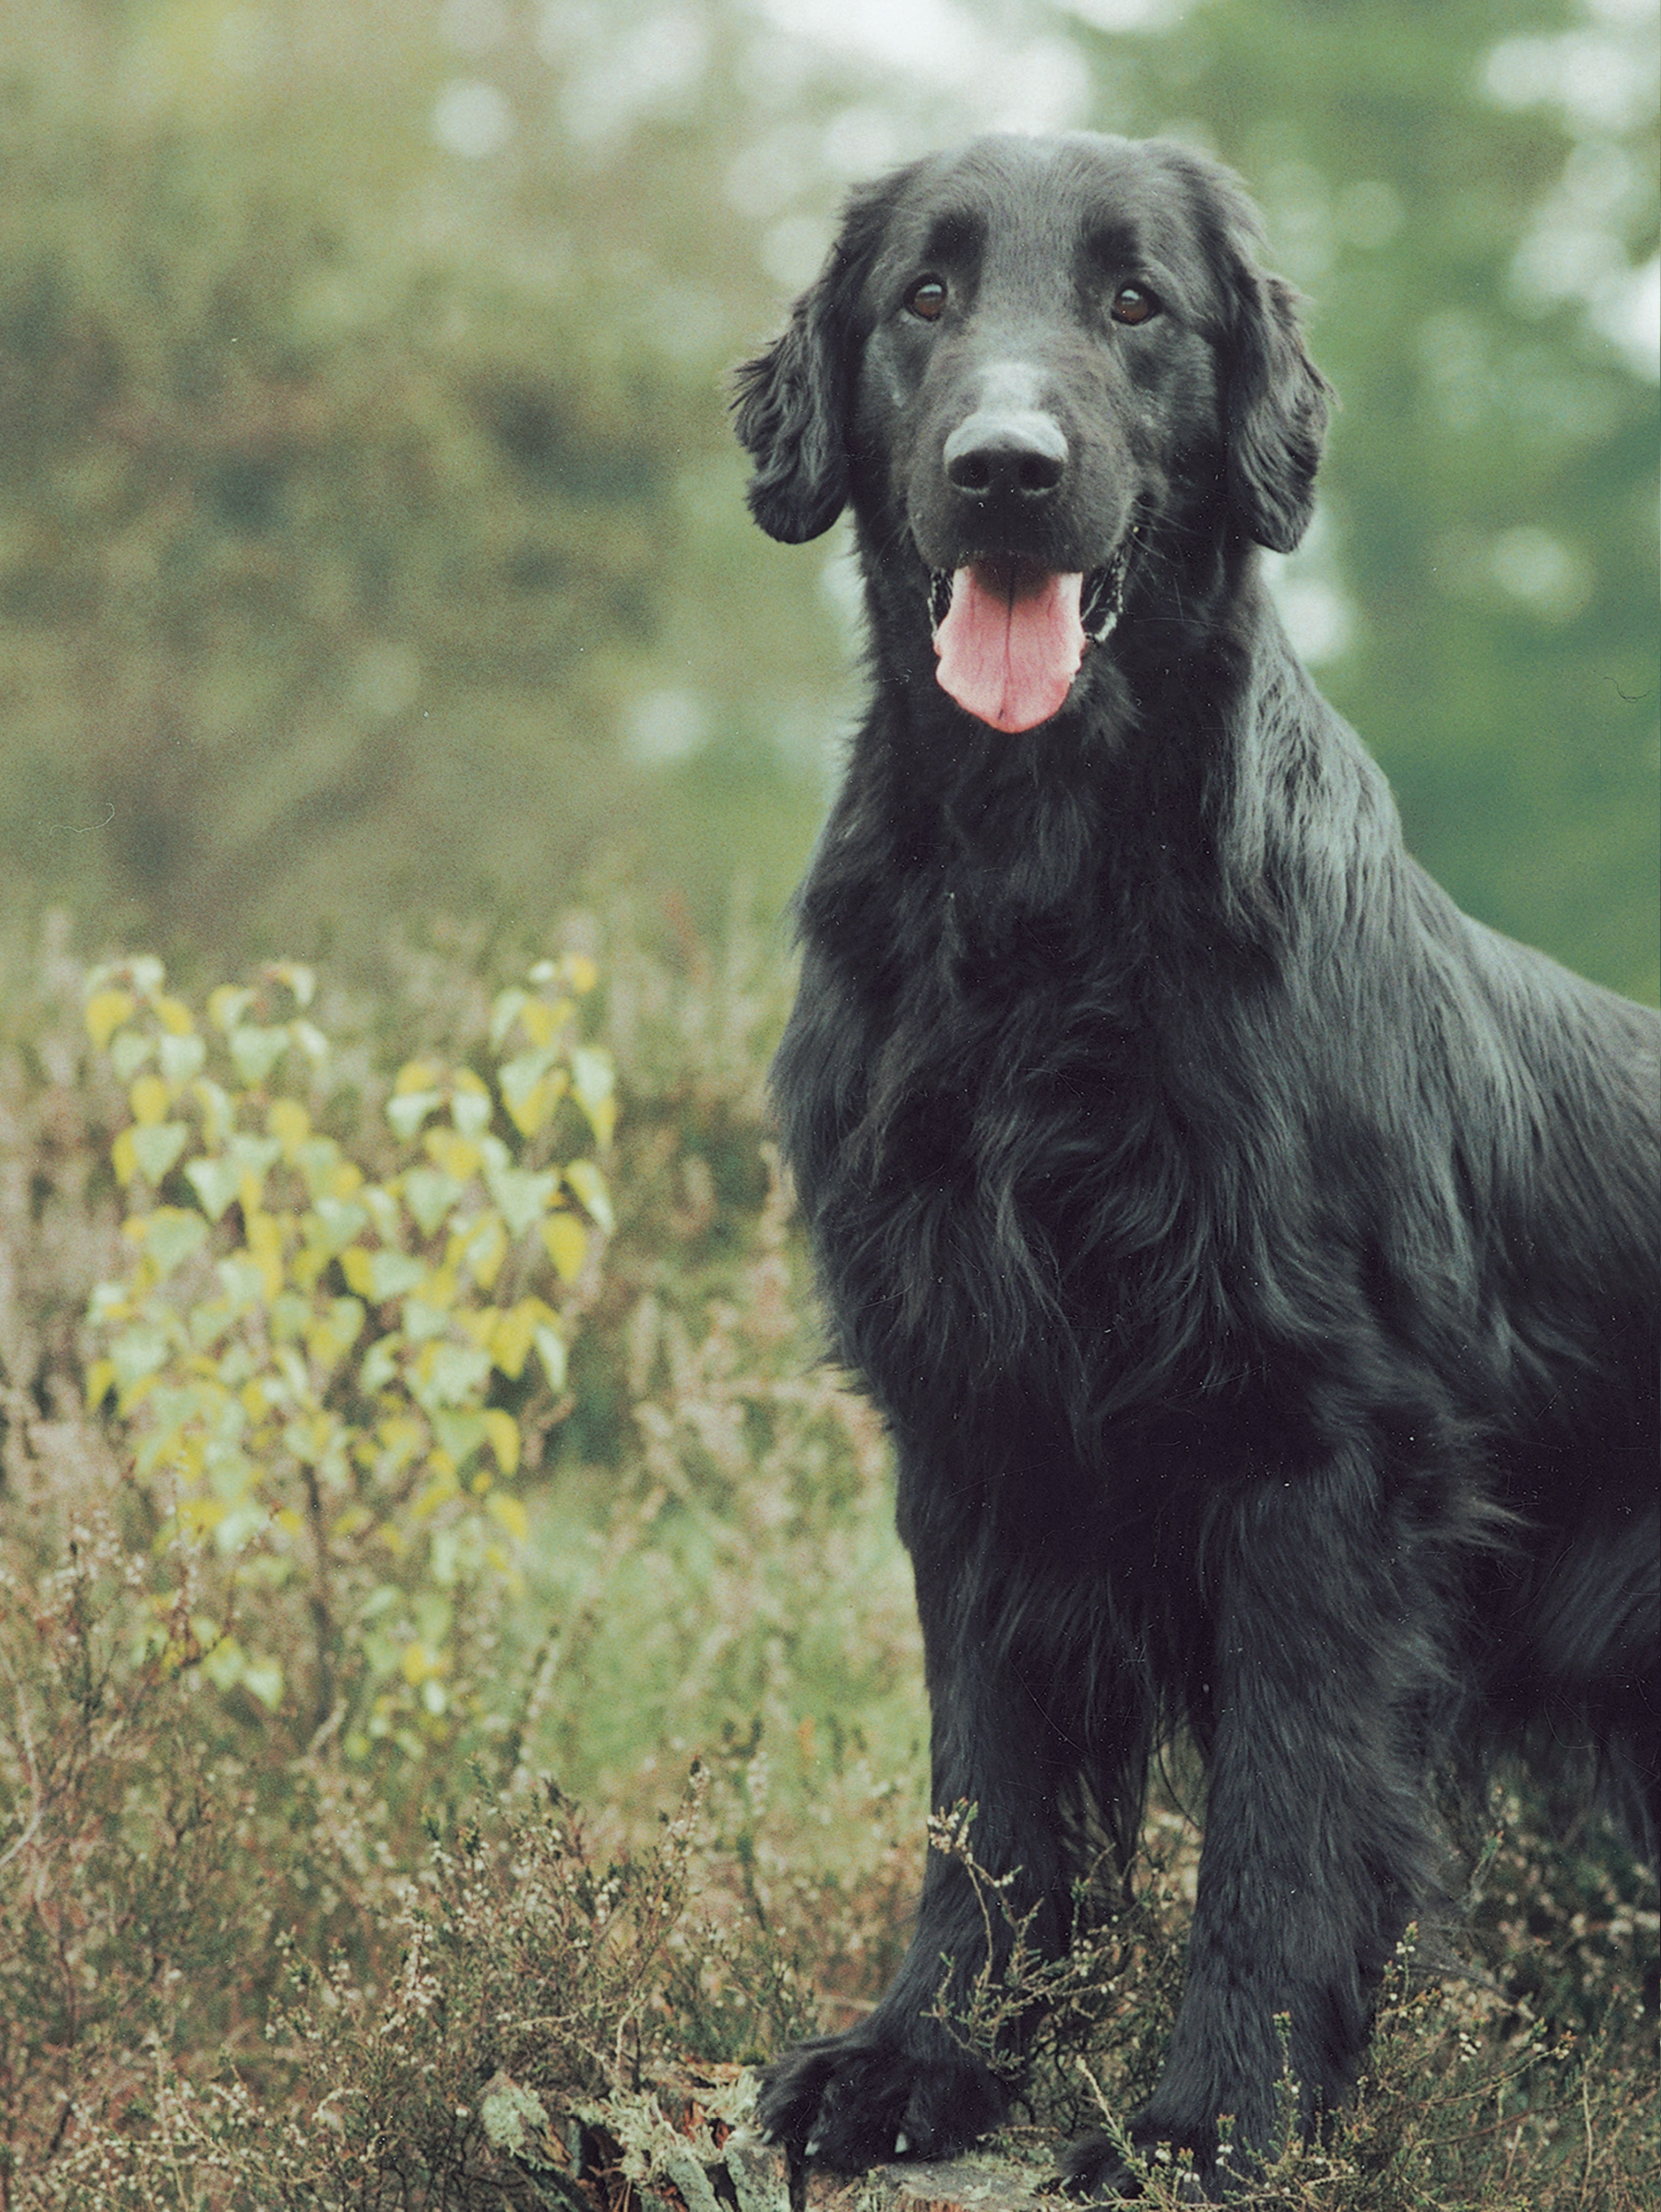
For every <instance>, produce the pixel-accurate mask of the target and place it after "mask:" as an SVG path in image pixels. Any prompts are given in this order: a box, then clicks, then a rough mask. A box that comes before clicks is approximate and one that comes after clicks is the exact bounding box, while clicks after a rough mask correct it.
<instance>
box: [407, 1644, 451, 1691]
mask: <svg viewBox="0 0 1661 2212" xmlns="http://www.w3.org/2000/svg"><path fill="white" fill-rule="evenodd" d="M399 1664H400V1666H401V1667H402V1668H403V1670H404V1679H405V1681H406V1682H407V1683H409V1685H410V1686H411V1689H414V1688H416V1687H417V1686H418V1685H419V1684H420V1683H423V1682H424V1681H426V1680H428V1678H429V1676H430V1675H433V1674H442V1673H443V1672H444V1662H443V1660H442V1659H441V1657H440V1656H439V1655H438V1654H437V1653H436V1652H435V1651H433V1650H431V1649H429V1646H428V1645H427V1644H423V1643H422V1642H420V1641H419V1639H417V1642H415V1643H414V1644H405V1647H404V1656H403V1658H402V1660H401V1661H400V1662H399Z"/></svg>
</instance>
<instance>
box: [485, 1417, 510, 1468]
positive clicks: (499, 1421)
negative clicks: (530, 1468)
mask: <svg viewBox="0 0 1661 2212" xmlns="http://www.w3.org/2000/svg"><path fill="white" fill-rule="evenodd" d="M484 1433H485V1435H486V1436H487V1437H489V1438H490V1449H491V1450H492V1451H493V1452H494V1453H495V1454H496V1465H497V1466H498V1467H499V1468H501V1469H502V1473H503V1474H517V1473H518V1472H519V1423H518V1422H517V1421H516V1420H515V1419H514V1417H513V1415H512V1414H511V1413H503V1411H502V1408H501V1407H500V1406H487V1407H485V1409H484Z"/></svg>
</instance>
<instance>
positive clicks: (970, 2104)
mask: <svg viewBox="0 0 1661 2212" xmlns="http://www.w3.org/2000/svg"><path fill="white" fill-rule="evenodd" d="M915 1548H916V1547H915V1545H914V1550H915ZM917 1587H918V1596H919V1604H920V1607H921V1610H922V1626H923V1643H924V1651H925V1656H926V1659H927V1663H928V1686H929V1695H930V1704H931V1715H932V1741H933V1793H934V1805H935V1807H936V1808H937V1809H938V1810H940V1812H942V1813H946V1814H950V1813H951V1812H952V1810H953V1808H957V1807H958V1806H962V1805H971V1806H972V1807H973V1808H974V1814H973V1818H972V1819H971V1820H970V1821H969V1823H968V1826H967V1835H966V1843H967V1852H968V1856H969V1857H971V1858H972V1860H973V1862H974V1866H973V1869H971V1868H970V1865H969V1864H968V1863H967V1862H966V1859H965V1857H964V1855H963V1854H962V1853H960V1852H958V1851H954V1850H937V1849H935V1848H934V1847H932V1846H931V1848H930V1850H929V1852H928V1863H927V1866H926V1869H925V1872H924V1876H923V1888H922V1900H921V1903H920V1905H919V1908H918V1913H917V1922H916V1930H915V1933H914V1934H913V1936H912V1940H911V1944H910V1949H909V1951H908V1952H907V1954H906V1956H905V1959H904V1961H903V1962H902V1964H901V1966H900V1970H899V1972H898V1973H897V1976H896V1978H895V1979H894V1981H893V1983H892V1984H891V1987H890V1989H889V1990H888V1991H887V1994H886V1995H885V1996H884V1998H883V1999H882V2002H880V2004H879V2005H878V2007H877V2008H876V2009H875V2011H874V2012H873V2014H872V2015H871V2016H870V2018H869V2019H868V2020H867V2021H863V2022H861V2025H860V2026H859V2027H855V2028H853V2029H851V2030H850V2031H849V2032H848V2033H846V2034H843V2035H835V2036H824V2037H821V2038H818V2039H815V2040H814V2041H812V2042H809V2043H805V2044H801V2045H798V2046H797V2047H796V2048H795V2049H794V2051H788V2052H786V2054H785V2055H784V2056H783V2057H782V2058H780V2059H779V2060H777V2061H776V2063H774V2064H773V2065H772V2066H771V2067H770V2069H768V2071H767V2074H766V2075H765V2077H764V2084H763V2089H762V2096H761V2118H762V2123H763V2125H764V2128H765V2129H766V2130H767V2131H768V2133H769V2134H770V2135H772V2136H775V2137H776V2139H777V2140H778V2141H780V2142H782V2143H784V2144H785V2145H786V2146H787V2148H788V2149H789V2150H790V2151H791V2153H792V2154H793V2155H794V2156H795V2157H798V2158H803V2157H805V2158H806V2159H809V2160H814V2161H817V2162H818V2163H821V2164H824V2165H826V2166H832V2167H835V2168H837V2169H838V2170H839V2171H843V2172H855V2171H858V2170H860V2169H861V2168H863V2167H865V2166H871V2165H873V2164H876V2163H879V2162H880V2161H882V2160H888V2159H891V2158H895V2157H905V2156H910V2157H918V2158H938V2157H944V2156H946V2155H948V2154H951V2153H952V2152H954V2151H957V2150H960V2149H962V2148H965V2147H966V2146H967V2145H968V2144H969V2143H970V2142H973V2141H974V2140H975V2138H976V2137H977V2136H980V2135H983V2134H984V2133H985V2132H986V2131H987V2130H989V2128H992V2127H995V2126H996V2124H998V2122H999V2121H1000V2120H1001V2118H1002V2117H1003V2114H1004V2112H1005V2110H1006V2108H1007V2091H1006V2089H1005V2087H1004V2083H1003V2081H1002V2080H1001V2076H1000V2070H999V2069H997V2068H996V2067H995V2065H989V2064H988V2063H987V2061H986V2057H983V2056H982V2055H979V2054H978V2053H977V2052H976V2051H971V2050H970V2049H969V2048H966V2047H965V2040H964V2024H965V2023H966V2021H967V2017H968V2015H969V2014H970V2010H971V2008H974V2007H975V2006H976V2004H977V1999H978V2000H979V2001H980V2002H981V2005H982V2007H983V2008H984V2006H985V2003H986V2002H987V2001H988V2000H990V2002H991V2003H992V2004H993V2005H994V2006H996V2005H997V2003H998V2002H999V1995H998V1985H999V1981H1000V1978H1001V1974H1002V1972H1003V1969H1004V1966H1005V1965H1006V1964H1007V1959H1008V1955H1009V1952H1010V1948H1011V1945H1012V1942H1013V1936H1014V1931H1015V1929H1017V1928H1018V1927H1019V1928H1020V1929H1022V1931H1023V1934H1024V1938H1025V1943H1026V1945H1027V1947H1028V1948H1029V1949H1030V1950H1031V1951H1033V1952H1036V1953H1037V1954H1039V1955H1054V1954H1056V1953H1058V1952H1059V1951H1060V1950H1061V1949H1062V1947H1063V1946H1064V1945H1065V1943H1066V1941H1067V1938H1068V1932H1069V1931H1068V1921H1069V1917H1070V1901H1071V1900H1070V1887H1069V1881H1068V1871H1067V1868H1066V1865H1065V1863H1064V1852H1063V1848H1062V1815H1061V1809H1060V1796H1061V1792H1062V1789H1063V1787H1064V1785H1065V1782H1066V1780H1067V1778H1068V1771H1069V1769H1068V1759H1067V1757H1066V1756H1065V1754H1064V1753H1063V1750H1062V1744H1063V1741H1064V1737H1063V1733H1062V1730H1061V1729H1058V1728H1057V1726H1056V1720H1057V1711H1056V1702H1055V1697H1054V1688H1053V1684H1052V1683H1051V1682H1050V1680H1049V1679H1048V1677H1047V1676H1045V1675H1044V1670H1043V1662H1042V1659H1041V1658H1040V1657H1038V1656H1036V1655H1034V1654H1032V1653H1031V1652H1030V1651H1029V1650H1023V1648H1022V1644H1021V1638H1020V1630H1019V1615H1020V1613H1021V1610H1022V1608H1021V1607H1020V1606H1019V1601H1017V1599H1016V1597H1015V1595H1014V1593H1013V1591H1012V1589H1010V1588H1009V1587H1008V1586H1007V1585H1006V1586H1004V1587H1003V1588H1001V1589H1000V1588H998V1587H996V1586H994V1587H992V1588H990V1589H989V1588H987V1587H986V1586H985V1585H984V1584H983V1583H982V1582H981V1581H980V1579H979V1578H978V1577H976V1576H974V1575H973V1574H972V1573H971V1574H970V1575H969V1576H967V1577H965V1576H964V1573H963V1571H962V1563H961V1561H960V1560H959V1561H958V1572H957V1574H956V1577H955V1578H953V1577H952V1576H951V1575H950V1571H949V1570H948V1569H947V1567H946V1564H945V1563H944V1562H942V1563H941V1564H940V1567H939V1568H938V1569H937V1570H935V1569H932V1568H931V1566H930V1565H926V1564H925V1562H924V1561H922V1559H919V1560H918V1575H917ZM983 1876H990V1877H991V1878H992V1884H994V1885H995V1887H993V1886H989V1884H988V1883H987V1882H986V1881H984V1880H983V1879H982V1877H983ZM942 2013H944V2014H945V2015H946V2019H945V2020H942V2019H941V2018H940V2017H939V2015H940V2014H942ZM948 2023H950V2024H948ZM1018 2042H1019V2020H1018V2019H1011V2020H1009V2021H1007V2022H1006V2025H1005V2029H1004V2033H1003V2035H1002V2036H1001V2039H1000V2043H1001V2047H1000V2048H997V2049H995V2051H994V2052H993V2053H992V2054H990V2055H992V2056H993V2057H995V2058H997V2059H1007V2058H1012V2057H1015V2056H1016V2055H1017V2053H1016V2051H1015V2049H1014V2046H1015V2045H1016V2044H1018Z"/></svg>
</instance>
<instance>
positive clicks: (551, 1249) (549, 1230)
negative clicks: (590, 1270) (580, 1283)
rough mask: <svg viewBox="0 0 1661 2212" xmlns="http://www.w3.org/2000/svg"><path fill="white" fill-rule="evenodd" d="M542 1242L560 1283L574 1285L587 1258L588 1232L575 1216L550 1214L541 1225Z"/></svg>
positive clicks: (572, 1214)
mask: <svg viewBox="0 0 1661 2212" xmlns="http://www.w3.org/2000/svg"><path fill="white" fill-rule="evenodd" d="M542 1241H543V1243H545V1245H546V1246H547V1248H548V1257H549V1258H550V1259H551V1261H553V1263H554V1267H555V1271H556V1273H557V1274H558V1276H559V1279H560V1280H561V1282H562V1283H574V1282H575V1280H576V1279H577V1277H578V1276H579V1275H580V1274H581V1273H582V1263H583V1261H585V1260H586V1259H587V1256H588V1232H587V1230H586V1229H585V1228H584V1227H583V1225H582V1224H581V1222H580V1221H579V1220H578V1219H577V1218H576V1216H575V1213H554V1214H551V1215H550V1216H549V1218H547V1220H546V1221H545V1222H544V1223H543V1225H542Z"/></svg>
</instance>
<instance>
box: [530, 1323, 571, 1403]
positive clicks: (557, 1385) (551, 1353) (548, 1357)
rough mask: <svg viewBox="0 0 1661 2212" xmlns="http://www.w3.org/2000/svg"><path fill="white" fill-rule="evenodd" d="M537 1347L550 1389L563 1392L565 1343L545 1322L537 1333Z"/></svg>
mask: <svg viewBox="0 0 1661 2212" xmlns="http://www.w3.org/2000/svg"><path fill="white" fill-rule="evenodd" d="M536 1347H537V1357H538V1358H539V1359H540V1360H541V1362H542V1365H543V1371H544V1372H545V1374H546V1376H547V1377H548V1388H549V1389H551V1390H563V1389H564V1388H565V1343H564V1340H563V1338H562V1337H558V1336H556V1335H555V1334H554V1332H553V1330H552V1329H551V1328H549V1327H548V1325H547V1323H546V1322H543V1323H541V1324H540V1325H539V1326H538V1329H537V1333H536Z"/></svg>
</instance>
